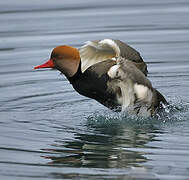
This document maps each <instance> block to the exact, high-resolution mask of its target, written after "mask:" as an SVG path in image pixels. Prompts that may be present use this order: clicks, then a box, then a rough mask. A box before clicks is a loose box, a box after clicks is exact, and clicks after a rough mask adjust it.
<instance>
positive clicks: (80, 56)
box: [35, 39, 167, 116]
mask: <svg viewBox="0 0 189 180" xmlns="http://www.w3.org/2000/svg"><path fill="white" fill-rule="evenodd" d="M39 68H56V69H57V70H59V71H60V72H62V73H63V74H64V75H65V76H66V77H67V79H68V80H69V82H70V83H71V84H72V86H73V88H74V89H75V90H76V91H77V92H78V93H79V94H81V95H84V96H87V97H89V98H92V99H95V100H96V101H98V102H99V103H101V104H103V105H104V106H106V107H108V108H110V109H115V110H118V109H120V110H122V111H125V110H128V111H129V112H131V113H134V114H138V115H139V116H140V115H141V116H152V115H153V114H154V112H156V111H157V110H158V109H159V108H161V104H162V103H164V104H167V102H166V100H165V98H164V97H163V95H161V93H160V92H159V91H157V90H156V89H154V88H153V87H152V85H151V83H150V81H149V80H148V79H147V77H146V75H147V66H146V64H145V63H144V61H143V59H142V57H141V56H140V54H139V52H137V51H136V50H135V49H133V48H132V47H130V46H128V45H127V44H125V43H123V42H121V41H119V40H112V39H104V40H97V41H88V42H87V43H86V44H85V45H84V46H82V47H81V48H80V49H76V48H74V47H71V46H66V45H63V46H58V47H56V48H54V49H53V51H52V53H51V57H50V59H49V60H48V61H47V62H46V63H44V64H42V65H39V66H36V67H35V69H39Z"/></svg>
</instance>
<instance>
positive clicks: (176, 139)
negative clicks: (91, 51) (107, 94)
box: [0, 0, 189, 180]
mask: <svg viewBox="0 0 189 180" xmlns="http://www.w3.org/2000/svg"><path fill="white" fill-rule="evenodd" d="M188 17H189V2H188V1H187V0H167V1H164V0H159V1H151V0H141V1H137V0H132V1H129V0H116V1H113V0H102V1H92V0H87V1H84V0H77V1H68V0H64V1H58V0H54V1H50V0H46V1H42V0H39V1H37V0H31V1H24V0H6V1H0V24H1V26H0V78H1V80H0V91H1V97H0V134H1V135H0V152H1V153H0V179H3V180H8V179H14V180H16V179H18V180H22V179H124V180H125V179H129V180H130V179H166V180H175V179H178V180H180V179H189V111H188V107H189V93H188V90H189V50H188V47H189V23H188ZM104 38H113V39H120V40H122V41H124V42H126V43H128V44H130V45H131V46H133V47H134V48H136V49H137V50H138V51H139V52H140V53H141V55H142V57H143V58H144V60H145V61H146V62H147V64H148V70H149V79H150V80H151V81H152V83H153V86H154V87H156V88H157V89H158V90H159V91H160V92H162V94H164V95H165V96H166V98H167V99H168V101H169V102H170V104H171V106H172V108H171V111H170V110H169V111H170V112H166V113H165V114H164V115H162V117H161V118H159V119H158V120H157V119H136V118H134V117H128V116H126V115H123V114H120V113H114V112H111V111H110V110H107V109H106V108H105V107H103V106H102V105H100V104H98V103H97V102H95V101H94V100H91V99H88V98H86V97H83V96H80V95H79V94H77V93H76V92H75V91H74V90H73V88H72V87H71V85H70V84H69V83H68V81H67V80H66V78H65V77H64V76H63V75H60V73H59V72H57V71H55V70H38V71H36V70H33V67H34V66H35V65H38V64H41V63H42V62H44V61H45V60H47V59H48V57H49V55H50V52H51V50H52V48H53V47H55V46H57V45H62V44H68V45H71V46H75V47H80V46H81V45H82V44H83V43H84V42H85V41H87V40H95V39H104ZM167 111H168V110H167Z"/></svg>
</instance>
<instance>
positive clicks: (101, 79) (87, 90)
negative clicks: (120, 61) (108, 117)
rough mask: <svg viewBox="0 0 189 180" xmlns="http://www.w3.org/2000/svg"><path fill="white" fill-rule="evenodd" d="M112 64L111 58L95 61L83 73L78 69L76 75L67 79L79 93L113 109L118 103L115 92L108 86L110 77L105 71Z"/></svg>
mask: <svg viewBox="0 0 189 180" xmlns="http://www.w3.org/2000/svg"><path fill="white" fill-rule="evenodd" d="M113 65H115V61H113V60H107V61H103V62H100V63H97V64H95V65H93V66H91V67H89V68H88V69H87V70H86V71H85V72H84V73H81V71H80V70H79V72H77V73H76V76H75V75H74V77H73V78H69V81H70V83H71V84H72V86H73V88H74V89H75V90H76V91H77V92H78V93H79V94H81V95H83V96H86V97H89V98H92V99H95V100H96V101H98V102H99V103H101V104H103V105H104V106H106V107H108V108H111V109H115V108H117V107H118V106H119V105H118V104H117V101H116V95H115V93H114V92H113V91H112V89H110V87H109V86H108V84H109V81H110V79H109V77H108V75H107V71H108V70H109V69H110V67H111V66H113ZM79 69H80V68H79Z"/></svg>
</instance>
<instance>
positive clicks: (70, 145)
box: [45, 116, 158, 168]
mask: <svg viewBox="0 0 189 180" xmlns="http://www.w3.org/2000/svg"><path fill="white" fill-rule="evenodd" d="M104 119H105V118H104ZM101 120H102V117H101V116H95V117H93V118H92V117H89V118H88V119H87V126H86V128H87V132H84V133H75V139H74V140H73V141H62V142H61V141H56V142H55V144H53V145H52V146H53V148H52V149H46V150H47V151H53V152H56V153H58V154H57V155H53V156H51V155H50V156H45V158H48V159H51V162H50V164H59V165H60V164H61V165H63V166H64V165H65V166H71V167H95V168H97V167H98V168H110V167H111V168H125V167H133V166H140V163H143V162H146V161H147V159H146V158H145V157H144V156H143V155H144V153H140V152H133V151H129V148H143V147H145V146H146V144H147V143H148V142H149V141H153V140H154V137H155V135H154V134H153V133H152V132H154V131H158V129H157V128H156V127H155V126H153V125H152V124H151V123H150V124H147V125H146V126H145V125H144V126H141V127H140V125H139V126H138V125H131V124H128V123H126V121H128V120H129V119H128V118H127V119H126V121H125V120H124V119H122V121H117V119H116V118H115V119H113V118H112V119H108V120H109V123H106V122H105V121H101ZM97 121H98V122H97ZM134 123H135V122H134ZM95 126H96V127H95Z"/></svg>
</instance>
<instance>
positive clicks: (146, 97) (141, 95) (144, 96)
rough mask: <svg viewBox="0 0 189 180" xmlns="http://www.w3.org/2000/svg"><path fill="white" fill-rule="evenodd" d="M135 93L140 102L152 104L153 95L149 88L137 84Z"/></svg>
mask: <svg viewBox="0 0 189 180" xmlns="http://www.w3.org/2000/svg"><path fill="white" fill-rule="evenodd" d="M134 91H135V93H136V96H137V98H138V99H139V100H140V101H144V102H146V103H150V102H151V100H152V96H153V93H152V91H151V90H150V89H149V88H148V87H146V86H144V85H142V84H137V83H136V84H134Z"/></svg>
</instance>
